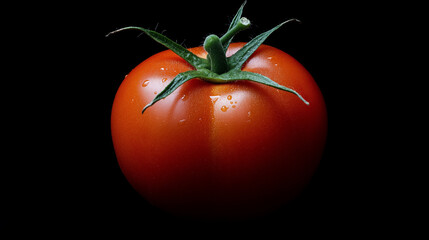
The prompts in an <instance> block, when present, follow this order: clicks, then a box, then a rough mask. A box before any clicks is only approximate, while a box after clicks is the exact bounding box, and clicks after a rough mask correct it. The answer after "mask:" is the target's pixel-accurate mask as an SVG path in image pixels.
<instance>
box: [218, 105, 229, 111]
mask: <svg viewBox="0 0 429 240" xmlns="http://www.w3.org/2000/svg"><path fill="white" fill-rule="evenodd" d="M220 110H222V112H226V111H227V110H228V107H227V106H225V105H223V106H222V107H221V108H220Z"/></svg>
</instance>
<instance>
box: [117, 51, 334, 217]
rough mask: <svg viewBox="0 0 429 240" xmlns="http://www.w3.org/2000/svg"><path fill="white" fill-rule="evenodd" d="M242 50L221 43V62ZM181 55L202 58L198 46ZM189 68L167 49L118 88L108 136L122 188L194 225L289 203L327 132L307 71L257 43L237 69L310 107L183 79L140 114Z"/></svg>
mask: <svg viewBox="0 0 429 240" xmlns="http://www.w3.org/2000/svg"><path fill="white" fill-rule="evenodd" d="M243 45H244V43H233V44H231V45H230V47H229V49H228V52H227V56H230V55H232V54H233V53H235V52H236V51H237V50H238V49H240V48H241V47H242V46H243ZM189 50H190V51H191V52H193V53H195V54H196V55H197V56H200V57H206V55H207V53H206V52H205V50H204V49H203V47H197V48H191V49H189ZM189 70H193V68H192V66H191V65H189V64H188V63H187V62H186V61H185V60H183V59H181V58H180V57H178V56H177V55H176V54H174V53H173V52H172V51H170V50H167V51H163V52H160V53H158V54H156V55H154V56H152V57H150V58H148V59H147V60H145V61H144V62H142V63H141V64H139V65H138V66H137V67H136V68H135V69H134V70H132V71H131V72H130V73H129V74H128V75H127V76H126V78H125V79H124V81H123V82H122V84H121V86H120V87H119V89H118V91H117V94H116V96H115V100H114V103H113V109H112V116H111V129H112V138H113V144H114V149H115V153H116V156H117V159H118V162H119V165H120V167H121V169H122V171H123V173H124V175H125V176H126V178H127V180H128V181H129V182H130V183H131V185H132V186H133V187H134V188H135V189H136V190H137V191H138V192H139V193H140V194H141V195H143V196H144V197H145V198H146V199H147V200H148V201H149V202H150V203H152V204H153V205H155V206H157V207H159V208H161V209H163V210H165V211H167V212H170V213H173V214H178V215H185V216H193V217H204V218H217V217H220V218H243V217H248V216H258V215H262V214H265V213H268V212H270V211H272V210H275V209H276V208H278V207H280V206H282V205H283V204H285V203H287V202H288V201H290V200H291V199H293V198H294V197H296V196H297V195H298V194H299V193H300V191H301V190H302V189H303V188H304V187H305V186H306V184H307V183H308V182H309V181H310V178H311V176H312V175H313V173H314V172H315V170H316V168H317V166H318V164H319V161H320V158H321V155H322V152H323V148H324V144H325V139H326V133H327V116H326V108H325V103H324V100H323V97H322V94H321V92H320V90H319V88H318V86H317V84H316V83H315V81H314V80H313V78H312V76H311V75H310V74H309V72H308V71H307V70H306V69H305V68H304V67H303V66H302V65H301V64H300V63H299V62H297V61H296V60H295V59H294V58H292V57H291V56H289V55H288V54H286V53H284V52H282V51H281V50H279V49H276V48H274V47H270V46H267V45H261V46H260V47H259V49H258V50H257V51H256V52H255V53H254V54H253V55H252V56H251V57H250V58H249V60H248V61H247V62H246V63H245V64H244V66H243V68H242V70H243V71H250V72H255V73H259V74H262V75H265V76H267V77H268V78H270V79H272V80H273V81H275V82H277V83H279V84H281V85H284V86H286V87H289V88H292V89H294V90H296V91H297V92H299V93H300V94H301V95H302V96H303V97H304V98H305V99H306V100H307V101H308V102H309V103H310V105H308V106H307V105H305V104H304V103H303V102H302V101H301V100H300V99H299V98H298V97H297V96H296V95H294V94H291V93H289V92H285V91H281V90H277V89H275V88H272V87H268V86H265V85H262V84H259V83H254V82H250V81H237V82H234V83H227V84H213V83H207V82H205V81H202V80H201V79H192V80H190V81H188V82H186V83H185V84H184V85H182V86H181V87H179V88H178V89H177V90H176V91H175V92H173V93H172V94H171V95H169V96H168V97H167V98H165V99H163V100H161V101H159V102H157V103H156V104H154V105H153V106H151V107H149V108H148V109H147V110H146V111H145V112H144V114H142V113H141V112H142V109H143V107H144V106H145V105H146V104H148V103H149V102H150V101H152V99H153V98H154V97H155V96H156V94H157V93H159V92H160V91H161V90H162V89H163V88H164V87H165V86H166V85H167V84H168V83H169V82H170V81H171V80H172V79H173V78H174V77H175V76H176V75H177V74H178V73H180V72H184V71H189Z"/></svg>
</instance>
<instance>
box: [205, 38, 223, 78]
mask: <svg viewBox="0 0 429 240" xmlns="http://www.w3.org/2000/svg"><path fill="white" fill-rule="evenodd" d="M204 49H205V50H206V51H207V53H208V55H207V59H210V65H211V71H212V72H214V73H217V74H222V73H225V72H227V71H228V63H227V61H226V55H225V52H224V51H223V47H222V43H221V41H220V39H219V37H218V36H216V35H214V34H212V35H209V36H208V37H206V40H205V41H204Z"/></svg>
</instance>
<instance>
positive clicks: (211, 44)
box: [106, 2, 309, 113]
mask: <svg viewBox="0 0 429 240" xmlns="http://www.w3.org/2000/svg"><path fill="white" fill-rule="evenodd" d="M245 3H246V2H244V3H243V4H242V5H241V7H240V9H239V10H238V12H237V14H236V15H235V17H234V18H233V20H232V22H231V24H230V26H229V29H228V31H227V32H226V33H225V34H224V35H223V36H222V37H220V38H219V37H218V36H216V35H214V34H211V35H209V36H207V37H206V39H205V41H204V49H205V50H206V51H207V53H208V54H207V59H204V58H200V57H198V56H196V55H195V54H193V53H192V52H190V51H189V50H187V49H186V48H184V47H183V46H182V45H180V44H178V43H176V42H174V41H172V40H171V39H169V38H168V37H166V36H164V35H162V34H160V33H158V32H156V31H153V30H149V29H145V28H141V27H135V26H130V27H124V28H121V29H118V30H115V31H113V32H110V33H109V34H107V35H106V37H107V36H110V35H111V34H114V33H117V32H120V31H124V30H129V29H135V30H140V31H142V32H144V33H145V34H146V35H148V36H149V37H151V38H152V39H154V40H155V41H157V42H158V43H160V44H162V45H164V46H165V47H167V48H168V49H170V50H171V51H173V52H174V53H176V54H177V55H178V56H180V57H181V58H183V59H184V60H185V61H187V62H188V63H189V64H191V65H192V66H193V67H194V68H195V70H191V71H187V72H182V73H179V74H178V75H177V76H176V77H175V78H174V79H173V80H172V81H171V82H170V83H169V84H168V85H167V86H166V87H165V88H164V89H163V90H162V91H161V92H160V93H158V94H157V95H156V96H155V98H154V99H153V100H152V101H151V102H150V103H149V104H147V105H146V106H145V107H144V108H143V110H142V113H144V111H145V110H146V109H147V108H148V107H150V106H152V105H153V104H155V103H156V102H158V101H160V100H161V99H163V98H166V97H167V96H169V95H170V94H171V93H172V92H174V91H175V90H176V89H177V88H178V87H180V86H181V85H183V84H184V83H185V82H187V81H189V80H191V79H194V78H199V79H202V80H204V81H207V82H211V83H227V82H234V81H238V80H248V81H253V82H257V83H261V84H265V85H267V86H270V87H274V88H277V89H280V90H283V91H287V92H290V93H293V94H295V95H296V96H297V97H299V98H300V99H301V100H302V101H303V102H304V103H305V104H306V105H309V102H307V101H306V100H305V99H304V98H303V97H302V96H301V95H300V94H299V93H298V92H296V91H295V90H293V89H290V88H287V87H285V86H282V85H280V84H278V83H276V82H274V81H273V80H271V79H269V78H268V77H266V76H263V75H261V74H257V73H253V72H247V71H242V70H241V68H242V66H243V64H244V63H245V62H246V61H247V60H248V59H249V58H250V56H251V55H252V54H253V53H254V52H255V51H256V50H257V49H258V47H259V46H260V45H261V44H262V43H263V42H264V41H265V40H266V39H267V38H268V36H270V34H271V33H273V32H274V31H276V30H277V29H279V28H280V27H281V26H283V25H284V24H286V23H289V22H300V21H299V20H298V19H289V20H287V21H285V22H282V23H280V24H279V25H277V26H275V27H274V28H272V29H270V30H268V31H266V32H264V33H261V34H260V35H258V36H256V37H255V38H253V39H252V40H251V41H249V42H248V43H247V44H245V45H244V46H243V47H242V48H241V49H240V50H238V51H237V52H236V53H234V54H233V55H232V56H230V57H226V51H227V49H228V47H229V45H230V43H231V41H232V39H233V37H234V36H235V35H236V34H237V33H238V32H240V31H242V30H245V29H247V28H249V26H250V21H249V20H248V19H247V18H245V17H241V15H242V12H243V8H244V5H245Z"/></svg>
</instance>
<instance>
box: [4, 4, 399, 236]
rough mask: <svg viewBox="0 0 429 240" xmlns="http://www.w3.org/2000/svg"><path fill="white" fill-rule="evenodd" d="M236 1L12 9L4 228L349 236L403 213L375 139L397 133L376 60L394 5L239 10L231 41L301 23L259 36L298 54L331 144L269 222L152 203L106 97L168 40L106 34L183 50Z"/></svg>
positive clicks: (223, 22) (217, 29) (383, 148)
mask: <svg viewBox="0 0 429 240" xmlns="http://www.w3.org/2000/svg"><path fill="white" fill-rule="evenodd" d="M240 5H241V2H240V1H216V3H211V4H206V3H204V4H202V3H199V4H195V2H190V1H188V2H186V1H172V2H168V3H165V2H161V1H158V2H151V3H150V5H147V3H145V2H123V1H121V3H117V2H111V3H103V5H97V4H93V5H85V4H75V5H72V4H70V5H67V4H64V5H58V6H48V5H46V6H43V5H37V6H34V7H35V8H36V7H37V8H40V9H42V11H38V12H33V11H31V8H32V6H27V7H28V10H27V11H28V12H30V13H29V14H24V13H21V14H18V16H20V17H22V18H24V19H25V21H26V27H25V26H21V27H12V28H11V30H12V33H11V34H10V35H8V36H15V37H14V38H8V39H7V40H9V41H10V42H11V43H12V42H13V45H12V46H15V47H16V53H18V54H13V56H11V58H10V62H11V63H12V64H11V68H10V70H9V71H8V72H10V73H11V75H12V76H11V77H12V79H14V81H13V82H12V86H11V88H12V89H14V90H15V89H16V90H17V91H16V93H15V94H14V96H15V99H14V100H13V101H15V102H16V104H17V105H18V107H15V105H13V106H9V107H8V108H7V110H10V112H11V114H10V115H9V116H13V117H11V118H9V120H10V125H9V126H12V127H10V129H11V130H12V133H11V134H10V142H9V143H11V144H10V145H9V144H8V145H6V148H7V149H6V150H7V151H6V152H7V153H10V156H12V157H11V158H10V161H7V163H6V164H5V166H7V167H5V168H3V169H4V170H2V171H4V173H5V174H3V176H6V179H5V182H7V184H6V191H8V194H6V195H7V196H9V197H7V198H6V200H7V201H6V203H5V204H4V206H5V207H4V212H5V213H6V214H4V215H3V216H4V217H2V226H3V227H4V228H5V229H15V228H16V229H19V230H23V231H24V232H25V231H30V232H31V231H37V232H42V233H45V232H51V231H52V230H56V231H59V232H61V233H76V232H82V231H84V230H85V231H86V230H96V232H97V233H99V232H100V233H110V232H113V231H121V232H137V233H140V234H142V235H144V234H148V233H158V234H169V233H176V234H177V233H180V234H188V233H189V234H194V233H195V231H203V232H205V234H206V235H211V234H220V235H223V234H226V233H227V232H228V231H230V230H233V231H234V232H235V233H238V234H243V233H251V234H254V233H266V232H270V233H273V234H283V235H289V234H291V233H293V232H299V233H303V234H309V233H322V232H323V233H328V234H348V235H355V234H359V233H364V234H365V233H367V232H369V231H372V230H380V229H384V228H383V226H391V223H392V222H395V220H392V219H395V217H397V215H398V214H399V212H400V210H396V211H393V212H392V211H391V209H392V206H396V209H398V207H397V206H398V205H397V204H394V203H392V202H391V198H390V197H386V196H387V195H388V194H390V193H391V190H392V189H393V188H395V189H396V186H394V185H395V184H393V183H392V182H394V183H397V182H399V181H397V180H394V179H392V178H391V173H390V172H391V171H390V168H391V167H390V166H391V165H392V164H393V162H390V163H389V164H386V162H387V161H389V159H390V158H389V157H388V156H387V153H386V152H388V149H389V148H392V145H384V143H386V139H392V138H394V137H395V135H396V134H397V133H398V132H401V131H402V130H400V129H399V128H396V129H397V130H396V133H393V132H392V131H391V129H392V127H394V123H392V122H391V121H390V120H389V119H390V117H386V114H388V113H389V112H390V110H392V109H393V108H395V109H396V108H397V105H396V102H395V101H396V100H395V99H394V98H393V97H392V95H389V94H385V93H390V92H391V91H390V87H389V86H391V85H393V84H387V83H386V81H387V80H388V79H387V78H386V77H384V76H385V73H383V72H384V69H385V67H386V66H385V65H384V61H383V60H382V59H384V58H386V57H387V58H389V57H390V56H388V55H387V53H388V52H389V51H388V49H389V48H388V46H387V45H386V44H385V43H386V41H385V40H386V39H387V38H389V36H391V35H392V34H393V35H395V31H393V26H392V24H391V17H395V16H393V15H396V12H395V11H393V10H394V9H391V8H390V6H382V7H381V6H377V5H374V4H371V3H364V2H360V3H349V2H347V3H342V4H338V3H336V4H333V3H332V4H330V3H326V2H324V3H318V2H316V3H314V2H312V1H308V2H306V1H304V2H299V3H296V2H293V3H291V2H285V3H283V2H279V1H268V0H265V1H255V0H253V1H252V0H251V1H248V3H247V5H246V7H245V8H244V12H243V16H246V17H248V18H249V19H250V20H251V21H252V24H253V25H252V27H251V29H249V30H246V31H245V32H242V33H240V34H239V35H238V36H237V38H236V39H235V40H236V41H248V40H249V39H251V38H252V37H255V36H257V35H258V34H259V33H262V32H263V31H266V30H268V29H270V28H272V27H273V26H275V25H277V24H279V23H281V22H283V21H285V20H287V19H289V18H298V19H300V20H301V21H302V24H297V23H291V24H288V25H285V26H283V27H282V28H281V29H279V30H278V31H276V32H275V33H273V34H272V36H270V37H269V38H268V40H267V41H266V44H268V45H271V46H274V47H277V48H279V49H281V50H283V51H285V52H287V53H289V54H290V55H292V56H293V57H294V58H296V59H297V60H298V61H299V62H301V63H302V64H303V65H304V66H305V67H306V68H307V70H308V71H309V72H310V73H311V74H312V75H313V77H314V78H315V80H316V82H317V84H318V85H319V87H320V89H321V91H322V93H323V95H324V97H325V101H326V104H327V109H328V122H329V123H328V124H329V126H328V139H327V145H326V149H325V152H324V155H323V158H322V161H321V164H320V167H319V169H318V171H317V172H316V174H315V176H314V178H313V180H312V181H311V183H310V185H309V186H308V188H307V189H306V190H305V191H304V192H303V194H302V195H301V196H300V197H299V198H298V199H296V201H294V202H292V203H291V204H289V205H287V206H285V207H284V208H282V209H280V210H279V211H277V212H274V213H273V214H271V215H269V216H266V217H264V218H258V219H252V220H248V221H244V222H202V221H195V220H189V219H181V218H177V217H174V216H170V215H169V214H167V213H164V212H162V211H161V210H159V209H157V208H154V207H152V206H151V205H150V204H148V203H147V202H146V201H145V199H143V198H142V197H140V196H139V195H138V194H137V193H136V192H135V191H134V190H133V189H132V188H131V186H130V185H129V184H128V183H127V181H126V179H125V178H124V176H123V175H122V173H121V171H120V169H119V166H118V165H117V162H116V158H115V154H114V150H113V146H112V141H111V136H110V110H111V106H112V102H113V99H114V95H115V93H116V90H117V88H118V87H119V85H120V83H121V81H122V80H123V78H124V76H125V75H126V74H128V72H130V71H131V70H132V69H133V68H134V67H135V66H136V65H137V64H139V63H140V62H141V61H143V60H144V59H146V58H148V57H149V56H151V55H153V54H155V53H157V52H159V51H162V50H164V47H163V46H161V45H159V44H157V43H156V42H154V41H153V40H151V39H149V38H148V37H147V36H145V35H140V36H139V34H140V33H139V32H136V31H129V32H123V33H119V34H116V35H113V36H110V37H108V38H106V37H105V35H106V34H107V33H109V32H111V31H113V30H115V29H118V28H121V27H125V26H133V25H134V26H141V27H145V28H149V29H156V30H157V31H159V32H163V33H164V34H165V35H166V36H168V37H169V38H171V39H174V40H177V42H178V43H181V44H183V45H184V46H186V47H194V46H199V45H201V44H202V43H203V41H204V38H205V36H207V35H208V34H211V33H214V34H217V35H222V34H223V33H224V32H225V31H226V29H227V28H228V25H229V22H230V20H231V19H232V18H233V16H234V15H235V13H236V11H237V9H238V8H239V6H240ZM395 9H396V8H395ZM386 13H387V14H386ZM398 15H400V14H398ZM16 36H18V37H16ZM386 36H387V37H386ZM23 56H25V57H23ZM390 81H391V79H390ZM6 86H9V85H6ZM5 89H6V88H5ZM386 99H389V101H390V103H391V104H386ZM9 100H10V99H9ZM20 100H23V102H22V101H20ZM404 111H407V110H404ZM390 141H392V140H390ZM393 141H394V140H393ZM9 146H10V147H9ZM397 154H398V155H400V154H401V153H400V152H397ZM9 164H11V165H10V166H9ZM9 169H11V171H9ZM9 191H10V192H9ZM394 196H396V195H395V194H394ZM379 232H380V231H379ZM346 236H347V235H346Z"/></svg>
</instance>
